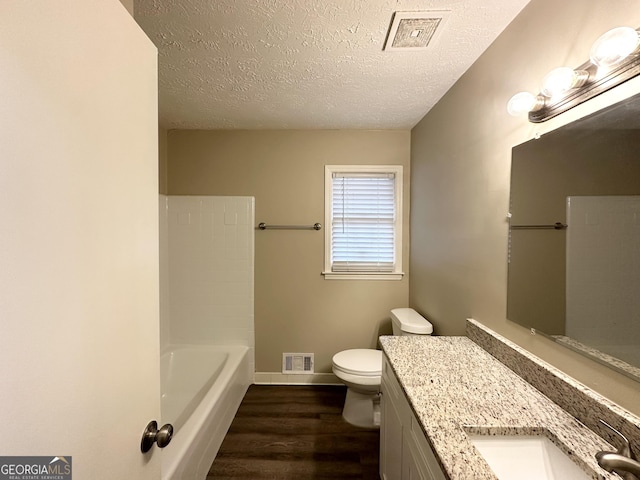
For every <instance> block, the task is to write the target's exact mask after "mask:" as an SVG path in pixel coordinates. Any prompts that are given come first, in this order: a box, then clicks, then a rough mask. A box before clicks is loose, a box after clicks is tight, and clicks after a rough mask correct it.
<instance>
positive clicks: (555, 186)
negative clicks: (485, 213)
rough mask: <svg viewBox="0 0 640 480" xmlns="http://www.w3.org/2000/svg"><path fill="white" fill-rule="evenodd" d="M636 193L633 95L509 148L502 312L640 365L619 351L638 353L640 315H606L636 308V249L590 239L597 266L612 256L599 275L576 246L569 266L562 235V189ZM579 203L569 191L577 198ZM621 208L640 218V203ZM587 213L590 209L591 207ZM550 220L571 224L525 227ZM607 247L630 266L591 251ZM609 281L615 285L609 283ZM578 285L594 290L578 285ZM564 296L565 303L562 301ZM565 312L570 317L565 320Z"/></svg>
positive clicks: (638, 145) (638, 151)
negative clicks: (590, 303) (505, 289)
mask: <svg viewBox="0 0 640 480" xmlns="http://www.w3.org/2000/svg"><path fill="white" fill-rule="evenodd" d="M633 195H640V95H637V96H635V97H632V98H630V99H628V100H626V101H623V102H621V103H619V104H616V105H613V106H611V107H608V108H606V109H604V110H602V111H600V112H597V113H595V114H593V115H591V116H589V117H585V118H583V119H580V120H578V121H576V122H574V123H572V124H569V125H566V126H564V127H561V128H559V129H557V130H555V131H552V132H550V133H548V134H546V135H544V136H542V137H541V138H539V139H535V140H531V141H529V142H526V143H523V144H521V145H518V146H516V147H514V148H513V151H512V171H511V222H510V223H511V230H510V236H509V238H510V249H509V278H508V294H507V318H509V319H510V320H511V321H514V322H516V323H519V324H521V325H524V326H526V327H532V328H535V329H536V330H538V331H540V332H543V333H546V334H548V335H552V336H557V337H558V338H561V339H562V340H563V343H572V340H573V341H575V340H577V341H579V342H580V344H582V346H584V347H585V349H587V350H588V349H591V348H595V349H597V348H598V347H600V348H601V349H602V351H605V350H606V352H607V353H608V354H609V355H613V356H617V358H622V357H624V358H623V359H624V360H625V361H627V362H629V363H631V364H632V365H636V366H637V367H640V358H635V357H634V356H633V355H631V354H629V355H627V354H623V353H621V352H623V351H632V352H640V341H639V340H640V321H638V319H637V318H635V319H633V318H632V319H628V320H625V321H622V320H620V318H618V319H617V320H614V319H613V316H612V314H611V313H612V309H613V305H614V304H615V305H616V308H617V310H619V311H620V312H621V315H620V316H621V317H622V316H624V315H625V313H622V312H625V311H627V312H629V311H633V309H634V308H635V312H638V311H640V309H639V308H638V307H637V304H638V302H640V289H638V282H639V277H640V271H639V269H640V266H638V265H635V264H634V263H633V262H632V261H631V259H632V258H633V256H634V255H638V252H637V250H636V251H635V253H634V252H630V253H626V254H623V253H622V249H621V243H620V242H621V241H620V240H612V239H611V237H609V243H608V244H604V243H602V242H601V243H600V244H598V245H595V243H594V244H593V245H591V246H590V247H589V252H588V253H587V255H589V256H590V257H591V258H592V260H593V262H594V265H598V264H600V265H602V264H603V263H604V264H608V265H610V268H609V269H608V271H609V272H610V273H609V275H610V277H609V278H604V277H600V275H601V274H602V275H604V270H603V269H602V268H596V267H595V266H594V265H590V264H584V265H583V263H584V262H582V260H580V259H578V258H573V257H575V254H574V255H573V257H571V255H570V256H569V257H571V258H573V262H572V263H571V271H568V269H567V260H568V257H567V240H568V239H569V237H570V236H571V235H572V234H573V237H572V238H573V239H576V238H577V236H576V235H575V234H574V232H572V231H571V229H572V225H571V222H572V221H571V220H570V219H568V218H567V199H568V197H593V196H598V197H611V196H633ZM579 202H580V201H578V200H577V198H576V200H575V201H574V206H578V203H579ZM628 208H629V209H630V210H629V211H630V212H631V213H629V212H627V216H626V219H627V220H626V222H627V223H629V222H636V224H635V225H636V227H638V226H639V225H640V209H639V210H633V209H634V208H635V207H633V206H630V207H628ZM634 212H635V213H634ZM583 214H584V212H583ZM587 215H588V214H587ZM590 215H591V218H594V215H595V214H594V213H591V214H590ZM573 216H574V218H575V217H576V215H573ZM618 216H620V215H619V214H618ZM556 222H558V223H561V224H568V228H567V229H566V230H564V229H554V228H543V229H539V228H526V227H528V226H533V227H535V226H552V225H554V224H555V223H556ZM516 226H521V227H522V226H525V228H519V229H516V228H515V227H516ZM634 231H635V230H634ZM576 233H577V228H576ZM637 243H640V242H636V244H637ZM612 250H613V251H615V252H616V254H617V255H618V258H619V259H620V262H622V263H619V265H621V264H624V265H632V266H631V267H630V271H627V272H626V273H624V272H623V270H624V269H622V268H619V267H614V266H613V263H612V259H600V260H598V259H597V252H602V251H609V252H611V251H612ZM577 251H578V250H575V249H572V252H577ZM638 256H640V255H638ZM636 258H637V257H636ZM627 260H628V261H627ZM576 261H577V263H576ZM598 262H599V263H598ZM639 262H640V260H639ZM633 265H635V266H633ZM585 269H586V270H585ZM612 276H613V277H615V279H614V278H612ZM568 279H569V280H570V283H571V285H569V284H568ZM577 280H579V281H577ZM614 281H615V282H618V285H617V286H613V282H614ZM584 285H590V288H592V290H597V291H598V292H599V294H598V295H587V294H585V293H577V292H578V289H580V288H582V287H584ZM603 285H607V288H603ZM621 285H624V288H623V287H621ZM633 285H635V287H634V286H633ZM567 289H569V291H570V297H568V296H567ZM603 292H608V293H606V294H604V293H603ZM592 293H593V292H592ZM585 296H589V298H591V299H592V300H593V302H595V303H598V302H599V307H598V308H597V309H596V308H588V307H587V303H586V302H583V301H581V300H580V299H584V298H585ZM569 298H571V303H567V302H568V299H569ZM604 304H608V306H607V305H604ZM578 305H580V307H578ZM567 315H570V316H571V322H570V323H567V321H566V320H567ZM585 325H587V326H585ZM588 325H591V326H590V327H589V326H588ZM594 325H598V327H597V328H595V327H594ZM587 332H590V333H588V334H587ZM604 332H607V335H605V334H604ZM622 339H624V340H622ZM623 342H627V344H626V346H623V345H622V344H623ZM605 343H606V344H607V345H606V346H605V345H604V344H605ZM614 344H618V346H617V347H616V346H615V345H614ZM578 345H579V344H578ZM612 352H616V353H612ZM639 371H640V370H639ZM626 373H628V372H626ZM639 379H640V378H639Z"/></svg>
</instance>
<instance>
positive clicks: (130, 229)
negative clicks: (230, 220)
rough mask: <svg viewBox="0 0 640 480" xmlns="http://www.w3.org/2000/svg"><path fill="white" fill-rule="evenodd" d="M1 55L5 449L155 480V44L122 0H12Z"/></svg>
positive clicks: (0, 317)
mask: <svg viewBox="0 0 640 480" xmlns="http://www.w3.org/2000/svg"><path fill="white" fill-rule="evenodd" d="M0 65H1V67H0V92H2V94H1V95H0V152H1V153H0V218H1V219H2V227H1V228H0V378H1V379H2V388H1V389H0V406H1V407H0V424H1V425H2V434H1V435H0V452H1V454H2V455H21V456H22V455H50V456H52V457H53V456H55V455H68V456H71V457H72V459H73V462H72V463H73V478H77V479H93V480H100V479H105V480H106V479H114V478H136V479H141V480H142V479H152V478H159V476H160V462H159V461H158V460H159V456H158V455H155V452H157V449H155V450H154V451H153V452H151V453H150V454H148V455H146V456H143V455H142V453H141V452H140V448H139V445H140V439H141V436H142V431H143V429H144V428H145V426H146V424H147V423H148V422H149V421H150V420H152V419H153V418H158V416H159V413H160V389H159V381H160V378H159V358H158V220H157V218H158V217H157V172H158V161H157V157H158V149H157V148H158V147H157V116H158V114H157V52H156V49H155V47H154V46H153V44H152V43H151V42H150V41H149V40H148V39H147V38H146V36H145V35H144V33H143V32H142V31H141V30H140V28H139V27H138V26H137V25H136V24H135V22H134V21H133V19H132V18H131V16H130V15H129V14H128V13H127V11H126V10H125V9H124V8H123V7H122V5H120V3H119V2H117V0H58V1H55V2H49V1H38V2H32V1H24V0H3V1H2V2H0Z"/></svg>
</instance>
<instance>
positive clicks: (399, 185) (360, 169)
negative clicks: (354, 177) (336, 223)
mask: <svg viewBox="0 0 640 480" xmlns="http://www.w3.org/2000/svg"><path fill="white" fill-rule="evenodd" d="M324 172H325V173H324V216H325V218H324V224H325V237H324V270H323V272H322V275H323V276H324V278H325V280H402V278H403V276H404V273H403V270H402V264H403V255H402V253H403V252H402V237H403V235H402V234H403V231H402V230H403V215H404V211H403V207H402V205H403V202H402V199H403V182H404V178H403V173H404V168H403V166H402V165H325V167H324ZM334 173H347V174H348V173H360V174H362V173H377V174H379V173H387V174H393V175H394V189H395V213H396V215H395V217H396V218H395V223H394V229H395V243H394V250H395V258H394V270H393V271H391V272H371V271H367V272H364V271H363V272H334V271H332V263H331V256H332V251H331V246H332V236H333V226H332V223H333V222H332V220H333V218H332V196H333V188H332V187H333V182H332V178H333V174H334Z"/></svg>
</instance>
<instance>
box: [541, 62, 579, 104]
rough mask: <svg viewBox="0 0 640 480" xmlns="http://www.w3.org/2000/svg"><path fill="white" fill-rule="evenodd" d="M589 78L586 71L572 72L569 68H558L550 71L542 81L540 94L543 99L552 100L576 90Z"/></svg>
mask: <svg viewBox="0 0 640 480" xmlns="http://www.w3.org/2000/svg"><path fill="white" fill-rule="evenodd" d="M588 78H589V72H587V71H586V70H574V69H573V68H569V67H558V68H554V69H553V70H551V71H550V72H549V73H547V74H546V75H545V77H544V78H543V79H542V90H541V93H542V95H544V96H545V97H549V98H553V97H557V96H558V95H562V94H564V93H565V92H568V91H569V90H571V89H572V88H578V87H581V86H582V85H584V84H585V82H586V81H587V79H588Z"/></svg>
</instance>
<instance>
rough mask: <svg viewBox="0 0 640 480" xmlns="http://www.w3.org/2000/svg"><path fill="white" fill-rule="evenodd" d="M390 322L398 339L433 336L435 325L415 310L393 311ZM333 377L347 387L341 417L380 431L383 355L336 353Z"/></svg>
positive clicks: (363, 351)
mask: <svg viewBox="0 0 640 480" xmlns="http://www.w3.org/2000/svg"><path fill="white" fill-rule="evenodd" d="M391 322H392V325H393V334H394V335H397V336H410V335H431V334H432V333H433V325H431V323H430V322H429V321H428V320H427V319H426V318H424V317H423V316H422V315H420V314H419V313H418V312H416V311H415V310H414V309H412V308H394V309H393V310H391ZM333 373H334V374H335V376H336V377H338V378H339V379H340V380H341V381H342V382H343V383H344V384H345V385H346V386H347V397H346V399H345V402H344V408H343V409H342V417H343V418H344V419H345V420H346V421H347V422H349V423H350V424H352V425H355V426H358V427H365V428H379V427H380V396H379V394H380V383H381V378H382V352H381V351H380V350H374V349H371V348H356V349H352V350H344V351H342V352H339V353H336V354H335V355H334V356H333Z"/></svg>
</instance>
